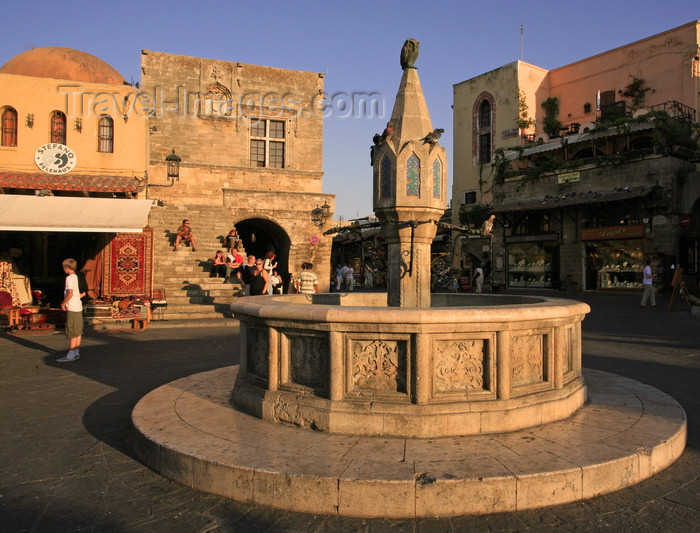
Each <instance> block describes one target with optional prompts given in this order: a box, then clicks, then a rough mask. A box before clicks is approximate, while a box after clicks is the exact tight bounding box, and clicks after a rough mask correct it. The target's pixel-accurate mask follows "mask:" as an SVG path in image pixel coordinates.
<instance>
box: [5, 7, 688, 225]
mask: <svg viewBox="0 0 700 533" xmlns="http://www.w3.org/2000/svg"><path fill="white" fill-rule="evenodd" d="M2 15H3V29H2V34H1V35H2V37H1V38H0V43H1V45H0V50H1V53H0V64H3V63H5V62H6V61H8V60H9V59H11V58H12V57H14V56H15V55H17V54H19V53H21V52H23V51H25V50H27V49H29V48H34V47H42V46H64V47H68V48H76V49H79V50H83V51H85V52H89V53H91V54H93V55H96V56H97V57H99V58H101V59H103V60H104V61H106V62H107V63H109V64H110V65H112V66H113V67H114V68H116V69H117V70H118V71H119V72H120V73H121V74H122V75H123V76H124V77H125V78H126V79H127V80H133V81H139V79H140V73H139V69H140V60H141V55H140V51H141V49H144V48H145V49H149V50H155V51H159V52H168V53H174V54H182V55H189V56H196V57H205V58H212V59H222V60H226V61H240V62H242V63H250V64H256V65H266V66H272V67H280V68H288V69H294V70H305V71H310V72H323V73H326V74H327V76H326V78H325V88H326V93H328V94H331V95H332V94H335V93H346V94H352V93H355V92H377V93H380V94H381V95H382V97H383V101H384V116H374V117H367V116H364V117H362V116H360V117H337V116H330V117H329V118H327V119H326V120H325V123H324V148H323V150H324V154H323V167H324V172H325V175H324V186H323V187H324V192H326V193H331V194H335V195H336V207H337V210H336V217H338V216H342V217H343V218H345V219H350V218H355V217H358V216H365V215H367V214H370V213H371V212H372V194H371V183H372V172H371V167H370V166H369V147H370V145H371V143H372V136H373V134H374V133H377V132H381V131H382V130H383V129H384V125H385V124H386V121H387V120H388V118H389V116H390V115H391V109H392V107H393V104H394V98H395V96H396V90H397V89H398V84H399V81H400V79H401V68H400V66H399V53H400V50H401V46H402V45H403V42H404V41H405V40H406V39H407V38H409V37H410V38H415V39H418V40H419V41H420V57H419V58H418V61H417V62H416V67H418V73H419V76H420V79H421V82H422V85H423V91H424V93H425V96H426V100H427V103H428V108H429V109H430V114H431V118H432V121H433V127H434V128H444V129H445V134H444V135H443V136H442V138H441V139H440V142H441V144H442V145H443V146H445V147H446V149H447V154H448V159H449V163H450V165H451V162H452V110H451V107H450V106H451V105H452V86H453V85H454V84H455V83H459V82H461V81H464V80H466V79H469V78H472V77H474V76H477V75H479V74H482V73H484V72H487V71H490V70H493V69H495V68H498V67H500V66H503V65H505V64H507V63H510V62H512V61H515V60H517V59H520V54H521V34H520V27H521V25H523V26H524V35H523V52H524V60H525V61H527V62H529V63H532V64H534V65H537V66H540V67H542V68H546V69H552V68H556V67H559V66H562V65H566V64H568V63H571V62H574V61H577V60H579V59H583V58H585V57H589V56H591V55H595V54H598V53H601V52H604V51H606V50H609V49H611V48H615V47H618V46H622V45H624V44H627V43H630V42H633V41H637V40H639V39H643V38H645V37H648V36H651V35H654V34H657V33H661V32H663V31H665V30H668V29H671V28H674V27H677V26H681V25H683V24H685V23H687V22H691V21H693V20H696V19H700V2H698V0H667V1H666V2H661V1H659V0H656V1H650V0H637V1H635V2H631V1H626V0H618V1H613V2H610V1H601V0H588V1H587V2H578V1H572V0H557V1H554V0H529V1H527V2H526V1H523V0H511V1H503V0H491V1H489V2H476V1H468V0H465V1H442V2H441V1H433V2H429V1H426V0H403V1H393V0H376V1H367V0H352V1H348V2H333V1H332V0H330V1H329V0H326V1H323V2H321V1H316V0H309V1H294V0H286V1H284V0H283V1H279V0H268V1H264V2H254V1H251V0H248V1H246V2H240V1H233V0H230V1H227V0H219V1H215V2H213V1H210V0H200V1H198V2H185V1H181V0H170V1H165V0H159V1H153V0H140V1H134V0H121V1H119V2H99V1H95V0H91V1H82V0H72V1H71V0H67V1H60V0H59V1H56V0H53V1H38V0H14V1H9V0H5V1H4V2H3V3H2ZM450 183H451V180H450ZM450 186H451V185H450Z"/></svg>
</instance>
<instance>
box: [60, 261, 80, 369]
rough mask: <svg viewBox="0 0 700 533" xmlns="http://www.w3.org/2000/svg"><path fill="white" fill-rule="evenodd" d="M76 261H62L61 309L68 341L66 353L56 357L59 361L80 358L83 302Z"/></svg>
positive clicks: (64, 361) (63, 361) (65, 361)
mask: <svg viewBox="0 0 700 533" xmlns="http://www.w3.org/2000/svg"><path fill="white" fill-rule="evenodd" d="M77 268H78V262H77V261H76V260H75V259H70V258H69V259H66V260H65V261H63V272H65V273H66V285H65V289H64V292H63V294H64V298H63V301H62V302H61V309H63V310H64V311H66V337H68V342H69V343H70V348H69V350H68V353H67V354H66V355H65V356H63V357H60V358H58V359H56V361H58V362H59V363H69V362H71V361H77V360H78V359H80V341H81V340H82V338H83V302H82V301H81V300H80V297H81V294H80V286H79V285H78V276H77V275H76V273H75V271H76V269H77Z"/></svg>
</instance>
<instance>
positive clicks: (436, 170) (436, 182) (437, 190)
mask: <svg viewBox="0 0 700 533" xmlns="http://www.w3.org/2000/svg"><path fill="white" fill-rule="evenodd" d="M441 183H442V163H441V162H440V159H439V158H437V157H436V158H435V161H433V198H440V197H441V196H442V191H441Z"/></svg>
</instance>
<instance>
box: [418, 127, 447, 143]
mask: <svg viewBox="0 0 700 533" xmlns="http://www.w3.org/2000/svg"><path fill="white" fill-rule="evenodd" d="M443 133H445V130H444V129H442V128H437V129H435V130H433V131H431V132H430V133H428V135H426V136H425V137H423V138H422V139H421V141H423V142H424V143H428V144H435V143H436V142H437V140H438V139H439V138H440V137H442V134H443Z"/></svg>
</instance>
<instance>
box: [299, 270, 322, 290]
mask: <svg viewBox="0 0 700 533" xmlns="http://www.w3.org/2000/svg"><path fill="white" fill-rule="evenodd" d="M313 267H314V265H313V264H312V263H302V264H301V273H300V274H299V277H298V278H297V292H298V293H301V294H316V293H317V292H318V276H317V275H316V273H315V272H314V271H313V270H311V269H312V268H313Z"/></svg>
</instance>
